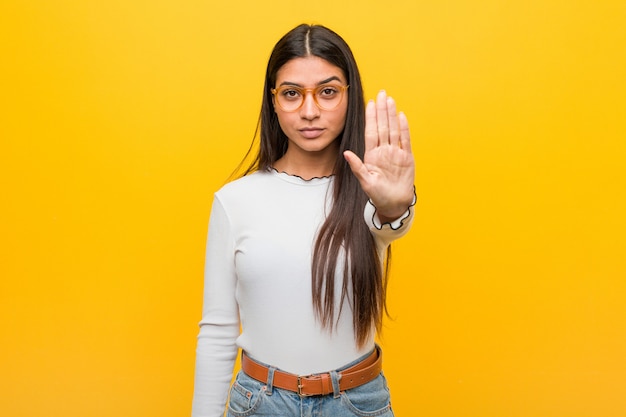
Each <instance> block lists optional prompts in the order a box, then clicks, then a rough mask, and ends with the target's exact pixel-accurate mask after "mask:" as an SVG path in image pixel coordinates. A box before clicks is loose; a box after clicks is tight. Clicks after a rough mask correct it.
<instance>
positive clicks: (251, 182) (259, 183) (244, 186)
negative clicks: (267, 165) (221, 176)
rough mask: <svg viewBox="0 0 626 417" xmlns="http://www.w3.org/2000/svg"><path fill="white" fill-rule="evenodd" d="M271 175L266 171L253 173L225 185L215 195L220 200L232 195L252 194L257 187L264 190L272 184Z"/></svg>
mask: <svg viewBox="0 0 626 417" xmlns="http://www.w3.org/2000/svg"><path fill="white" fill-rule="evenodd" d="M271 177H272V174H271V172H268V171H255V172H253V173H252V174H249V175H246V176H244V177H241V178H238V179H236V180H234V181H231V182H229V183H228V184H225V185H224V186H222V188H220V189H219V190H218V191H217V192H216V193H215V194H216V195H217V196H220V197H222V198H227V197H229V196H232V195H240V194H241V193H247V192H252V191H254V190H258V189H259V187H262V188H265V187H268V186H270V185H271V183H272V178H271Z"/></svg>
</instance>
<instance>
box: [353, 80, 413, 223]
mask: <svg viewBox="0 0 626 417" xmlns="http://www.w3.org/2000/svg"><path fill="white" fill-rule="evenodd" d="M343 155H344V158H345V159H346V161H347V162H348V164H349V165H350V169H351V170H352V172H353V173H354V175H355V176H356V177H357V179H358V180H359V183H360V184H361V187H362V188H363V191H364V192H365V194H367V196H368V197H369V198H370V200H372V203H373V204H374V206H376V212H377V213H378V217H379V218H380V220H381V221H382V222H383V223H384V222H386V221H391V220H395V219H397V218H398V217H400V216H401V215H402V214H403V213H404V212H405V211H406V210H407V208H408V207H409V206H410V205H411V203H412V202H413V196H414V189H413V183H414V181H415V161H414V159H413V153H412V152H411V138H410V135H409V122H408V120H407V118H406V116H405V115H404V113H400V114H398V113H397V110H396V103H395V101H394V100H393V99H392V98H391V97H387V94H386V93H385V92H384V91H381V92H379V93H378V96H377V97H376V102H374V100H370V101H369V103H367V107H366V109H365V155H364V156H363V161H361V159H360V158H359V157H358V156H357V155H355V154H354V153H353V152H352V151H345V152H344V154H343Z"/></svg>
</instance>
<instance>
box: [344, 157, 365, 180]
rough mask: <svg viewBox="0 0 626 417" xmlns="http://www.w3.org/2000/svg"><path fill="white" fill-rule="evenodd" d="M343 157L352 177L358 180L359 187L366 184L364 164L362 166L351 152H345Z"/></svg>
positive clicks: (359, 160)
mask: <svg viewBox="0 0 626 417" xmlns="http://www.w3.org/2000/svg"><path fill="white" fill-rule="evenodd" d="M343 157H344V158H345V160H346V162H348V165H349V166H350V169H351V170H352V173H353V174H354V176H355V177H356V178H357V179H358V180H359V182H360V183H361V185H363V184H364V183H365V182H366V178H367V174H368V171H367V168H366V167H365V164H363V162H362V161H361V159H360V158H359V157H358V156H356V154H355V153H354V152H352V151H345V152H344V153H343Z"/></svg>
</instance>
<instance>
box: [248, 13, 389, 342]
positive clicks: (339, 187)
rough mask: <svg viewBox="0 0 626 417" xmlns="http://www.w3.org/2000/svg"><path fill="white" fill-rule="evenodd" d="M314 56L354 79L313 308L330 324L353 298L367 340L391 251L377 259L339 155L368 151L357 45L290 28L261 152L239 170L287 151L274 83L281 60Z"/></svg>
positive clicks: (317, 258) (279, 55)
mask: <svg viewBox="0 0 626 417" xmlns="http://www.w3.org/2000/svg"><path fill="white" fill-rule="evenodd" d="M311 55H312V56H316V57H319V58H322V59H324V60H326V61H328V62H329V63H331V64H333V65H335V66H337V67H339V68H340V69H341V70H342V71H343V73H344V76H345V77H346V79H347V80H348V85H349V86H350V88H349V89H348V90H347V92H348V110H347V113H346V123H345V127H344V130H343V133H342V134H340V136H339V137H338V138H337V139H336V140H337V141H338V142H339V153H338V154H337V160H336V162H335V166H334V171H333V173H334V184H333V192H332V198H333V199H332V208H331V210H330V212H329V213H328V216H327V218H326V221H325V222H324V223H323V225H322V226H321V228H320V230H319V232H318V235H317V239H316V242H315V246H314V250H313V259H312V270H311V273H312V289H313V307H314V310H315V312H316V314H317V316H318V319H319V320H320V322H321V324H322V326H323V327H324V328H326V329H327V330H329V331H333V329H334V328H335V325H336V324H337V321H338V320H339V315H340V314H341V312H342V308H343V305H344V301H346V300H348V301H349V302H350V307H351V308H352V313H353V326H354V333H355V334H354V335H355V339H356V342H357V344H358V345H359V346H362V345H364V344H365V343H366V342H367V340H368V339H369V337H370V336H371V335H372V331H373V330H374V329H375V330H376V331H379V332H380V330H381V327H382V319H383V314H384V312H386V301H385V300H386V289H387V288H386V287H387V279H386V277H387V272H388V269H389V268H388V266H389V260H390V255H391V251H390V248H387V254H386V258H385V260H383V259H381V258H380V256H379V253H378V250H377V248H376V242H375V241H374V238H373V236H372V234H371V233H370V231H369V230H368V227H367V225H366V224H365V222H364V220H363V209H364V207H365V204H366V202H367V195H366V194H365V193H364V192H363V190H362V189H361V186H360V184H359V182H358V180H357V179H356V177H355V176H354V175H353V174H352V171H351V170H350V167H349V166H348V164H347V162H346V161H345V160H344V158H343V157H342V155H343V152H344V151H345V150H351V151H352V152H354V153H355V154H356V155H358V156H359V157H360V158H361V159H362V158H363V154H364V152H365V143H364V137H365V100H364V98H363V86H362V84H361V76H360V74H359V70H358V68H357V64H356V61H355V59H354V56H353V55H352V51H351V50H350V47H349V46H348V44H347V43H346V42H345V41H344V40H343V39H342V38H341V37H340V36H339V35H338V34H336V33H335V32H333V31H332V30H330V29H328V28H326V27H324V26H319V25H306V24H303V25H300V26H297V27H296V28H294V29H292V30H291V31H290V32H288V33H287V34H286V35H285V36H283V38H282V39H280V40H279V41H278V43H277V44H276V46H275V47H274V49H273V51H272V54H271V56H270V59H269V62H268V65H267V71H266V74H265V86H264V90H263V103H262V106H261V116H260V119H259V126H257V132H256V134H255V138H256V136H257V134H259V133H260V146H259V150H258V153H257V155H256V157H255V158H254V160H253V161H252V162H251V163H250V165H249V166H248V167H247V168H246V169H245V170H244V172H243V174H242V175H247V174H249V173H251V172H254V171H257V170H268V169H270V168H271V167H272V166H273V164H274V163H275V162H276V161H277V160H278V159H280V158H281V157H282V156H283V155H284V154H285V152H286V151H287V145H288V143H289V142H288V139H287V136H286V135H285V134H284V133H283V131H282V129H281V128H280V125H279V123H278V117H277V115H276V113H275V112H274V107H273V103H272V94H271V89H272V88H274V87H275V83H276V74H277V72H278V70H280V68H281V67H282V66H283V65H285V64H286V63H287V62H288V61H290V60H292V59H294V58H300V57H306V56H311ZM251 149H252V147H251V148H250V150H248V154H249V153H250V152H251ZM244 160H245V159H244ZM340 257H344V258H343V261H344V267H343V280H342V281H343V286H342V290H341V296H340V298H339V300H340V301H339V302H340V306H339V313H338V314H337V316H335V299H336V294H335V274H336V269H337V265H338V261H339V260H340ZM383 263H384V270H383Z"/></svg>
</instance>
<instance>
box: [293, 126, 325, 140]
mask: <svg viewBox="0 0 626 417" xmlns="http://www.w3.org/2000/svg"><path fill="white" fill-rule="evenodd" d="M299 132H300V134H301V135H302V136H303V137H305V138H307V139H315V138H317V137H319V136H321V135H322V133H324V129H322V128H320V127H305V128H302V129H299Z"/></svg>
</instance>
